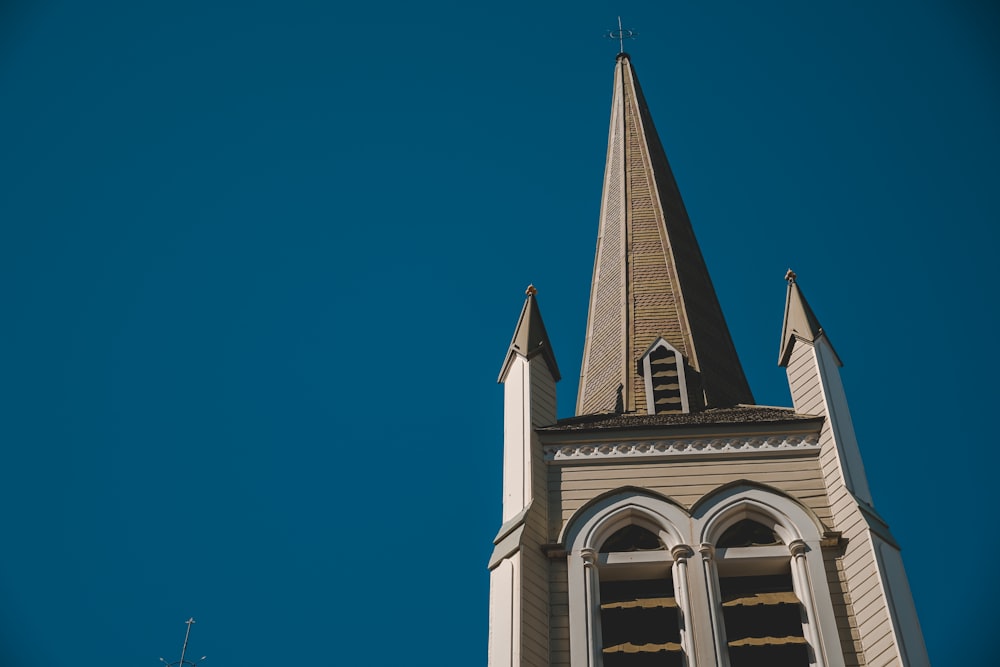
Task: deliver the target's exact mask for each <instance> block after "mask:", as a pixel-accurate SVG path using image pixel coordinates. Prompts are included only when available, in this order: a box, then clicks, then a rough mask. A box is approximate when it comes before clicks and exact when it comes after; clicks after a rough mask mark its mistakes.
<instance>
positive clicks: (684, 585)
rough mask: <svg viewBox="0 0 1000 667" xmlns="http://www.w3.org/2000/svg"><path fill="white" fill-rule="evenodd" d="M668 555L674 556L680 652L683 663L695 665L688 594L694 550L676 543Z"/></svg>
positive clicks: (689, 666) (688, 666) (693, 666)
mask: <svg viewBox="0 0 1000 667" xmlns="http://www.w3.org/2000/svg"><path fill="white" fill-rule="evenodd" d="M670 555H671V556H673V558H674V564H673V568H672V569H673V578H674V597H675V598H676V599H677V608H678V609H679V610H680V616H681V618H680V621H681V622H680V626H681V627H680V631H681V652H682V654H683V655H684V664H685V665H687V667H695V660H694V647H693V646H692V645H691V622H692V617H691V602H690V595H689V594H688V573H687V569H688V567H687V566H688V558H690V557H691V556H693V555H694V550H693V549H691V547H689V546H688V545H686V544H678V545H677V546H675V547H674V548H673V549H671V550H670Z"/></svg>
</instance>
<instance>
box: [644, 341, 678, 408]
mask: <svg viewBox="0 0 1000 667" xmlns="http://www.w3.org/2000/svg"><path fill="white" fill-rule="evenodd" d="M639 373H640V374H641V375H642V376H643V381H644V382H645V384H646V412H647V414H651V415H656V414H663V413H682V412H690V411H691V410H690V406H689V405H688V393H687V383H686V382H685V378H684V357H682V356H681V353H680V352H678V351H677V348H675V347H674V346H673V345H671V344H670V343H668V342H667V341H665V340H664V339H662V338H657V339H656V341H655V342H654V343H653V344H652V345H650V346H649V349H648V350H646V353H645V354H644V355H642V358H641V359H640V360H639Z"/></svg>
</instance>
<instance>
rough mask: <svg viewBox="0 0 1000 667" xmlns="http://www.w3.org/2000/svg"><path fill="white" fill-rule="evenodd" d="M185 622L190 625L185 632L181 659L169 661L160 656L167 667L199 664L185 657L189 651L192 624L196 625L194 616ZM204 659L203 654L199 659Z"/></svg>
mask: <svg viewBox="0 0 1000 667" xmlns="http://www.w3.org/2000/svg"><path fill="white" fill-rule="evenodd" d="M184 623H186V624H187V626H188V627H187V632H185V633H184V646H183V648H181V659H180V660H178V661H177V662H167V661H166V660H164V659H163V658H160V662H162V663H163V664H164V665H165V666H166V667H184V666H185V665H190V667H196V666H197V663H195V662H192V661H191V660H185V659H184V655H185V654H186V653H187V650H188V638H189V637H190V636H191V626H192V625H194V618H189V619H188V620H186V621H184ZM204 659H205V656H201V658H199V660H204Z"/></svg>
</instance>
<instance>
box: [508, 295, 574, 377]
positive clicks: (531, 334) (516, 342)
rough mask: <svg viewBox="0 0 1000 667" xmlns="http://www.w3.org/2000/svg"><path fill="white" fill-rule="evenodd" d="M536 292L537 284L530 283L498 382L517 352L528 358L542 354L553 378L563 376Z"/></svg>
mask: <svg viewBox="0 0 1000 667" xmlns="http://www.w3.org/2000/svg"><path fill="white" fill-rule="evenodd" d="M536 294H538V290H537V289H535V286H534V285H528V289H527V291H525V293H524V296H525V298H524V306H523V307H522V308H521V316H520V317H519V318H518V320H517V326H516V327H515V328H514V336H513V338H511V341H510V347H509V348H507V356H506V357H505V358H504V363H503V368H501V370H500V377H499V379H498V380H497V381H498V382H503V378H504V376H505V375H506V374H507V370H508V369H509V368H510V363H511V361H512V360H513V359H514V355H515V354H520V355H521V356H523V357H526V358H528V359H531V358H533V357H535V356H536V355H539V354H540V355H542V358H543V359H544V360H545V363H546V364H547V365H548V367H549V372H550V373H551V374H552V378H553V379H554V380H555V381H556V382H558V381H559V379H560V377H561V376H560V375H559V366H558V365H557V364H556V355H555V353H554V352H553V351H552V343H551V342H549V334H548V333H547V332H546V331H545V323H544V322H542V312H541V311H540V310H539V309H538V299H537V298H536V297H535V295H536Z"/></svg>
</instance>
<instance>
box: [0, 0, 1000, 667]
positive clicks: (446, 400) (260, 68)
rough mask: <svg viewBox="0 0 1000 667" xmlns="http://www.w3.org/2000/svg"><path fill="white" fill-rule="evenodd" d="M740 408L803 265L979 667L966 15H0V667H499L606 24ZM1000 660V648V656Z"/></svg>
mask: <svg viewBox="0 0 1000 667" xmlns="http://www.w3.org/2000/svg"><path fill="white" fill-rule="evenodd" d="M619 13H620V14H622V15H623V16H624V20H625V23H626V25H628V26H631V27H633V28H634V29H636V30H638V31H639V33H640V37H639V39H638V40H636V41H634V42H633V43H630V44H628V45H627V46H626V49H627V50H628V51H629V52H630V53H631V54H632V57H633V62H634V64H635V68H636V71H637V73H638V76H639V78H640V81H641V82H642V85H643V88H644V91H645V93H646V97H647V99H648V102H649V104H650V107H651V110H652V114H653V117H654V119H655V122H656V124H657V128H658V130H659V132H660V135H661V138H662V140H663V143H664V146H665V148H666V150H667V154H668V156H669V158H670V160H671V164H672V166H673V168H674V171H675V173H676V176H677V179H678V182H679V184H680V187H681V191H682V193H683V195H684V199H685V202H686V205H687V208H688V211H689V213H690V216H691V219H692V221H693V224H694V226H695V229H696V232H697V234H698V236H699V240H700V242H701V245H702V250H703V252H704V254H705V257H706V260H707V262H708V266H709V269H710V271H711V272H712V275H713V279H714V282H715V285H716V288H717V291H718V293H719V297H720V300H721V302H722V306H723V310H724V311H725V313H726V315H727V318H728V321H729V325H730V328H731V330H732V333H733V337H734V339H735V342H736V346H737V349H738V351H739V353H740V355H741V358H742V361H743V364H744V367H745V369H746V371H747V375H748V377H749V380H750V383H751V386H752V388H753V391H754V393H755V395H756V398H757V401H758V402H759V403H761V404H771V405H789V404H790V399H789V396H788V389H787V385H786V383H785V379H784V372H783V371H782V369H780V368H778V367H777V365H776V360H777V353H778V343H779V341H778V334H779V332H780V327H781V314H782V308H783V303H784V290H785V283H784V281H783V280H782V277H783V275H784V272H785V270H786V269H787V268H789V267H792V268H794V269H795V271H796V272H797V273H798V275H799V284H800V285H801V287H802V288H803V290H804V292H805V294H806V295H807V296H808V298H809V300H810V302H811V304H812V306H813V308H814V309H815V311H816V313H817V315H818V316H819V318H820V321H821V322H822V323H823V325H824V327H825V328H826V330H827V332H828V334H829V336H830V338H831V340H832V341H833V343H834V345H835V346H836V348H837V351H838V352H839V354H840V356H841V358H842V359H843V360H844V362H845V367H844V369H843V372H844V378H845V383H846V387H847V392H848V398H849V400H850V401H851V407H852V411H853V417H854V422H855V425H856V429H857V432H858V436H859V440H860V443H861V448H862V453H863V455H864V458H865V463H866V466H867V470H868V476H869V479H870V482H871V486H872V492H873V494H874V497H875V503H876V507H877V508H878V510H879V511H880V512H881V514H882V515H883V516H884V517H885V518H886V519H887V520H888V522H889V524H890V526H892V528H893V531H894V534H895V536H896V537H897V539H898V541H899V543H900V544H901V545H902V547H903V555H904V561H905V563H906V566H907V570H908V573H909V577H910V582H911V585H912V588H913V592H914V596H915V599H916V603H917V608H918V611H919V613H920V616H921V619H922V623H923V628H924V633H925V636H926V639H927V644H928V647H929V649H930V653H931V658H932V661H933V662H934V663H935V664H937V665H951V664H954V665H965V664H981V663H978V662H977V658H978V657H980V656H984V655H986V647H987V646H988V645H989V644H990V643H991V642H993V641H994V640H993V638H992V636H990V635H988V633H992V632H994V627H993V626H994V625H995V622H994V621H995V615H996V614H995V603H996V599H997V596H998V594H1000V586H998V581H1000V577H998V575H997V571H996V568H995V563H994V562H993V555H994V554H995V553H996V552H997V549H998V548H1000V544H998V537H997V535H998V532H997V530H996V528H995V527H994V524H995V520H994V519H992V518H990V517H991V516H992V514H991V511H992V506H991V499H992V496H993V494H992V491H993V490H994V489H995V487H996V479H997V466H998V464H1000V454H998V447H997V443H996V437H995V436H994V435H992V434H993V433H995V419H996V409H997V401H996V398H997V396H996V394H997V391H996V378H997V376H998V371H1000V364H998V362H997V356H996V355H995V354H994V353H993V352H992V347H993V342H994V341H993V335H994V334H995V333H996V331H997V324H998V323H997V316H996V311H997V298H996V295H995V286H996V278H995V265H996V258H995V256H994V255H995V248H996V240H997V239H996V236H997V232H996V226H997V222H998V219H1000V216H998V214H1000V204H998V199H997V184H998V181H1000V178H998V177H1000V166H998V159H997V155H1000V124H998V122H997V119H998V118H1000V86H998V84H1000V77H998V74H1000V58H998V56H1000V48H998V43H1000V41H998V37H1000V31H998V28H1000V21H998V12H997V10H996V8H995V6H994V5H993V3H991V2H987V1H986V0H981V1H978V2H977V1H971V0H967V1H964V2H956V1H952V2H946V1H944V0H941V1H930V0H924V1H922V2H912V1H907V2H903V1H901V0H900V1H896V0H885V1H882V2H871V1H870V0H866V1H859V0H840V1H838V2H800V1H792V0H787V1H777V0H776V1H774V2H765V3H748V2H743V1H739V2H738V1H735V0H734V1H727V0H718V1H716V2H711V3H709V2H649V3H638V2H632V1H626V2H623V3H611V2H589V1H582V2H581V1H576V2H572V3H569V2H567V3H527V2H518V1H514V2H505V3H499V4H489V5H482V4H478V3H453V4H450V3H449V4H444V3H436V2H430V3H427V2H422V3H415V2H406V3H402V2H393V1H389V2H383V3H367V4H366V3H350V4H338V3H332V2H296V1H290V0H289V1H286V2H281V3H278V2H248V1H244V2H216V1H209V0H201V1H199V2H190V1H186V0H177V1H174V2H158V3H152V2H135V1H134V0H127V1H126V0H121V1H120V2H113V1H109V0H96V1H94V2H85V3H84V2H60V1H57V0H39V1H37V2H29V1H27V0H23V1H19V0H7V2H5V3H3V4H2V5H0V183H2V185H0V295H2V296H0V305H2V311H0V312H2V316H3V323H2V326H0V447H2V450H0V451H2V453H3V459H2V461H3V463H2V467H0V506H2V507H3V510H2V512H0V526H2V533H0V545H2V551H0V664H3V665H4V666H5V667H6V666H12V667H51V666H52V665H79V666H82V667H90V666H94V667H97V666H98V665H101V666H104V665H120V666H123V667H124V666H128V667H143V666H144V665H145V666H147V667H155V665H157V664H158V661H157V659H158V658H159V657H160V656H163V657H165V658H167V660H176V659H177V658H178V657H179V654H180V644H181V641H182V639H183V635H184V624H183V622H184V621H185V620H186V619H187V618H188V617H189V616H194V617H195V618H196V619H197V621H198V624H197V625H196V626H195V628H194V631H193V632H192V637H191V649H190V653H189V656H194V657H199V656H201V655H204V654H207V655H208V656H209V659H208V661H206V663H205V664H206V667H211V666H212V665H217V666H218V667H223V666H235V665H241V666H242V665H432V666H434V665H456V666H465V665H482V664H485V661H486V642H487V598H488V574H487V570H486V564H487V560H488V557H489V554H490V550H491V542H492V539H493V537H494V535H495V532H496V530H497V528H498V527H499V525H500V499H501V497H500V481H501V442H502V423H501V416H502V412H501V409H502V405H501V402H502V391H501V389H500V388H499V387H498V386H497V385H496V384H495V380H496V376H497V373H498V371H499V370H500V364H501V362H502V360H503V357H504V353H505V351H506V348H507V345H508V343H509V340H510V335H511V333H512V331H513V327H514V325H515V322H516V318H517V315H518V312H519V309H520V307H521V303H522V299H523V293H524V288H525V286H526V285H527V284H528V283H529V282H532V283H534V284H535V285H536V286H537V287H538V289H539V303H540V305H541V308H542V313H543V315H544V317H545V322H546V325H547V327H548V331H549V334H550V336H551V338H552V341H553V344H554V347H555V351H556V354H557V358H558V361H559V364H560V366H561V369H562V371H563V376H564V379H563V381H562V382H561V383H560V385H559V392H560V394H559V404H560V414H561V416H569V415H571V414H572V412H573V403H574V399H575V395H576V379H575V378H576V376H577V374H578V369H579V364H580V356H581V353H582V347H583V337H584V324H585V320H586V304H587V297H588V294H587V292H588V289H589V284H590V272H591V269H592V265H593V252H594V245H595V239H596V233H597V217H598V209H599V202H600V186H601V177H602V171H603V162H604V155H605V148H606V146H605V142H606V138H607V125H608V118H609V105H610V100H611V84H612V71H613V68H614V56H615V53H616V51H617V44H614V43H612V42H611V41H609V40H607V39H604V38H602V34H603V33H604V32H605V31H606V30H608V29H609V28H611V27H612V26H614V25H615V20H616V18H615V17H616V16H617V15H618V14H619ZM994 653H995V652H994V651H992V649H991V653H990V654H991V655H992V654H994Z"/></svg>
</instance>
